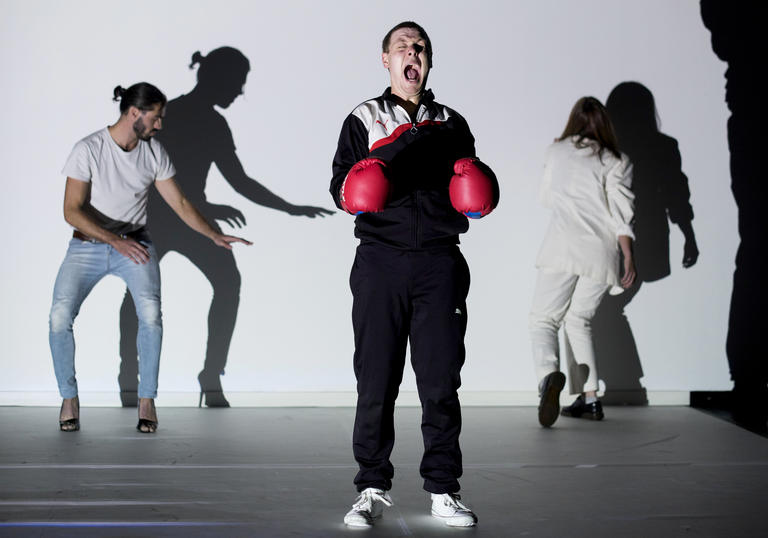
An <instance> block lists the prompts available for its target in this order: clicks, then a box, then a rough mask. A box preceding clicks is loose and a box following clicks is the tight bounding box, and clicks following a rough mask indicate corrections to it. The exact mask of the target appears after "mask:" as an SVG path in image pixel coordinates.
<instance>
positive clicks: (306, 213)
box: [288, 205, 335, 219]
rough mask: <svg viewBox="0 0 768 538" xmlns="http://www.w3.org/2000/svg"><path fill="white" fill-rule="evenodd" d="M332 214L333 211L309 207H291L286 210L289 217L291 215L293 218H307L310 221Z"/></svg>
mask: <svg viewBox="0 0 768 538" xmlns="http://www.w3.org/2000/svg"><path fill="white" fill-rule="evenodd" d="M334 213H335V211H331V210H329V209H325V208H323V207H315V206H311V205H292V206H291V207H290V208H289V209H288V214H289V215H293V216H294V217H309V218H310V219H314V218H315V217H322V218H325V216H326V215H333V214H334Z"/></svg>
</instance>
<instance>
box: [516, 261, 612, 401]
mask: <svg viewBox="0 0 768 538" xmlns="http://www.w3.org/2000/svg"><path fill="white" fill-rule="evenodd" d="M609 289H610V286H609V285H608V284H603V283H601V282H595V281H594V280H590V279H588V278H586V277H582V276H579V275H573V274H570V273H558V272H552V271H548V270H545V269H539V272H538V276H537V278H536V290H535V292H534V294H533V305H532V306H531V313H530V318H529V329H530V334H531V344H532V347H533V364H534V368H535V369H536V377H537V379H538V380H539V384H540V383H541V381H542V380H543V379H544V377H546V376H547V375H549V374H551V373H552V372H557V371H559V370H560V346H559V343H558V339H557V331H558V329H559V328H560V325H561V324H562V325H563V329H564V332H565V359H566V364H567V366H568V381H569V387H570V391H571V394H580V393H582V392H588V391H593V390H594V391H596V390H597V388H598V382H597V380H598V377H597V368H596V367H595V348H594V344H593V343H592V327H591V323H592V318H593V317H594V315H595V311H596V310H597V307H598V305H599V304H600V301H601V300H602V298H603V296H604V295H605V293H606V292H607V291H608V290H609Z"/></svg>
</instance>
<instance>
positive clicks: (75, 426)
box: [59, 396, 80, 432]
mask: <svg viewBox="0 0 768 538" xmlns="http://www.w3.org/2000/svg"><path fill="white" fill-rule="evenodd" d="M75 398H77V396H75ZM76 404H77V405H76V407H77V415H78V416H77V417H74V418H68V419H66V420H61V419H59V430H61V431H63V432H76V431H78V430H80V401H79V400H77V401H76ZM63 410H64V402H63V401H62V402H61V410H60V411H59V417H61V411H63Z"/></svg>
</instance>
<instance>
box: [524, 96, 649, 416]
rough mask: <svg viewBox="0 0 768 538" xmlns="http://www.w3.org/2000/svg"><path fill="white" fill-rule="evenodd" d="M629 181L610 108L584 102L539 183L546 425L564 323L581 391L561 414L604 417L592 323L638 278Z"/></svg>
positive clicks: (558, 379)
mask: <svg viewBox="0 0 768 538" xmlns="http://www.w3.org/2000/svg"><path fill="white" fill-rule="evenodd" d="M631 184H632V165H631V163H630V162H629V159H628V158H627V157H626V155H623V154H622V153H621V152H619V150H618V144H617V142H616V135H615V133H614V131H613V127H612V126H611V122H610V119H609V117H608V114H607V112H606V110H605V107H604V106H603V105H602V104H601V103H600V101H598V100H597V99H595V98H594V97H582V98H581V99H579V100H578V101H577V102H576V104H575V105H574V107H573V110H571V115H570V117H569V118H568V123H567V125H566V126H565V130H564V131H563V134H562V135H561V136H560V138H558V139H556V140H555V142H554V143H553V144H552V145H551V146H550V147H549V148H548V149H547V152H546V158H545V165H544V175H543V178H542V184H541V202H542V203H543V205H544V206H545V207H547V208H550V209H551V210H552V219H551V221H550V224H549V228H548V229H547V232H546V236H545V237H544V242H543V244H542V245H541V250H540V251H539V255H538V258H537V260H536V267H537V269H538V276H537V280H536V290H535V292H534V297H533V305H532V307H531V314H530V334H531V343H532V345H533V360H534V366H535V368H536V376H537V379H538V380H539V391H540V395H541V400H540V403H539V422H540V423H541V425H542V426H545V427H548V426H551V425H552V424H553V423H554V422H555V420H557V417H558V414H559V413H560V391H561V390H562V389H563V386H564V385H565V375H564V374H563V373H562V372H560V352H559V346H558V337H557V332H558V329H559V328H560V325H561V324H562V325H563V327H564V331H565V347H566V350H565V351H566V362H567V364H568V374H569V375H568V378H569V381H570V389H571V394H579V397H578V398H577V399H576V401H575V402H574V403H573V405H570V406H568V407H565V408H563V411H562V414H563V415H564V416H572V417H582V418H590V419H593V420H601V419H602V418H603V410H602V405H601V404H600V401H599V400H598V399H597V389H598V377H597V370H596V368H595V353H594V346H593V343H592V329H591V326H590V324H591V320H592V317H593V316H594V314H595V310H596V309H597V307H598V305H599V304H600V301H601V299H602V298H603V296H604V295H605V293H606V292H609V291H610V293H611V294H612V295H615V294H618V293H621V292H622V291H623V290H624V289H625V288H628V287H629V286H631V285H632V282H633V281H634V279H635V265H634V261H633V258H632V240H633V239H634V235H633V234H632V227H631V223H632V216H633V212H634V207H633V206H634V203H633V202H634V195H633V194H632V191H631V190H630V187H631ZM622 255H623V257H622Z"/></svg>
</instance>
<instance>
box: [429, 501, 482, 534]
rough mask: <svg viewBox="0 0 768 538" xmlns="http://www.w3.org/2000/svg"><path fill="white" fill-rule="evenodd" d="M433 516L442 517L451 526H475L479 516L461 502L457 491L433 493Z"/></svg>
mask: <svg viewBox="0 0 768 538" xmlns="http://www.w3.org/2000/svg"><path fill="white" fill-rule="evenodd" d="M432 516H433V517H436V518H437V519H442V520H443V521H444V522H445V524H446V525H448V526H449V527H474V526H475V525H476V524H477V516H476V515H475V514H474V512H472V510H470V509H469V508H467V507H466V506H464V504H462V503H461V497H459V496H458V495H457V494H456V493H443V494H441V495H437V494H435V493H433V494H432Z"/></svg>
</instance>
